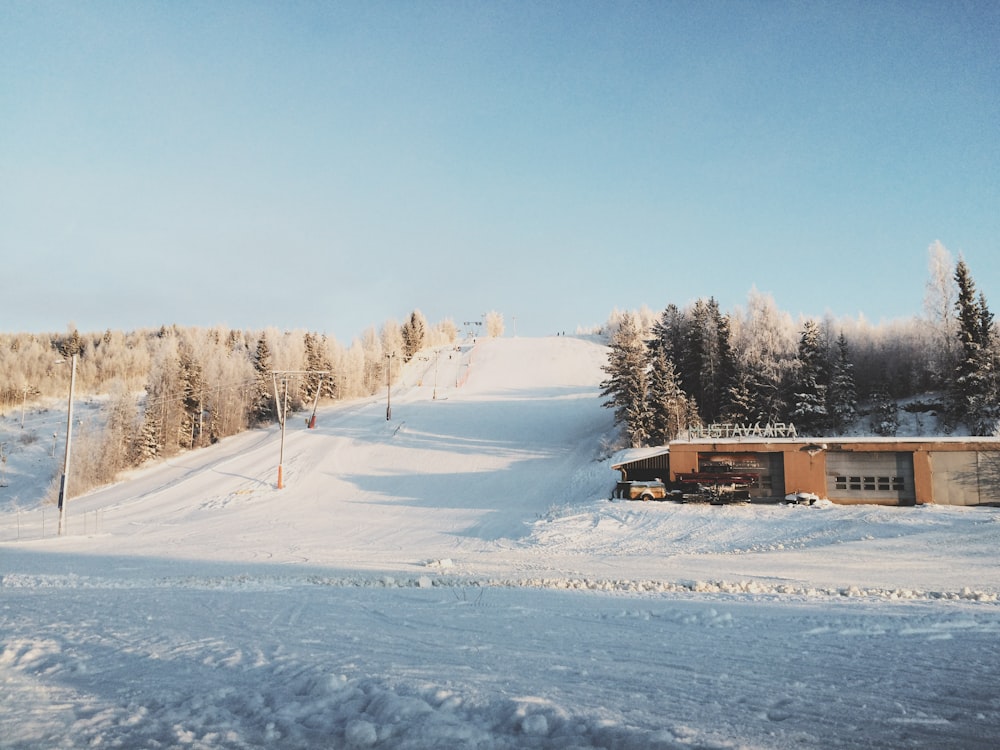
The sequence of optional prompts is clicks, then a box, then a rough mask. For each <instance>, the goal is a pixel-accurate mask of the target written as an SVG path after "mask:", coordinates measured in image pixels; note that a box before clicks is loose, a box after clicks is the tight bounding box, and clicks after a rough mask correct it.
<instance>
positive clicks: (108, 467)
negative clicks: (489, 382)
mask: <svg viewBox="0 0 1000 750" xmlns="http://www.w3.org/2000/svg"><path fill="white" fill-rule="evenodd" d="M457 336H458V328H457V326H456V325H455V324H454V323H453V322H452V321H450V320H445V321H443V322H441V323H438V324H436V325H434V326H431V325H430V324H429V323H428V322H427V320H426V318H425V317H424V315H423V314H422V313H421V312H420V311H419V310H414V311H413V313H412V314H411V315H410V316H409V318H407V319H406V320H405V321H404V322H403V323H402V324H400V323H398V322H397V321H394V320H389V321H386V323H385V324H384V325H382V326H381V328H379V329H376V328H375V327H370V328H368V329H367V330H365V331H364V333H363V334H362V335H361V336H360V337H358V338H356V339H354V340H353V342H352V343H351V345H350V346H346V347H345V346H343V345H341V344H340V343H339V342H337V341H336V339H334V338H332V337H329V336H327V335H324V334H320V333H314V332H310V331H280V330H278V329H273V328H269V329H265V330H262V331H246V330H234V329H229V328H226V327H223V326H218V327H213V328H188V327H179V326H163V327H161V328H159V329H150V330H139V331H131V332H127V333H123V332H120V331H112V330H107V331H105V332H104V333H103V334H82V333H80V332H79V331H77V330H76V329H71V330H70V331H68V332H67V333H65V334H31V333H18V334H0V411H2V412H3V413H7V412H10V411H15V410H22V413H23V409H25V407H26V405H27V404H32V403H34V402H37V401H39V400H40V399H53V398H57V397H59V398H66V395H67V391H68V388H69V380H70V367H69V363H70V362H71V361H72V360H73V359H74V358H75V360H76V380H75V391H76V394H77V396H78V397H80V398H83V397H85V396H87V395H88V394H89V395H92V396H95V395H100V396H101V398H102V401H103V408H102V409H101V418H100V420H99V421H100V423H99V424H95V425H81V426H80V429H77V428H76V427H74V433H73V442H74V445H73V456H74V468H73V492H74V494H75V493H79V492H83V491H85V490H86V489H89V488H91V487H94V486H98V485H100V484H105V483H107V482H110V481H113V480H114V478H115V477H116V476H117V475H118V474H119V473H120V472H121V471H122V470H124V469H126V468H130V467H133V466H137V465H139V464H141V463H143V462H144V461H147V460H149V459H153V458H163V457H169V456H171V455H175V454H177V453H178V452H180V451H183V450H188V449H191V448H197V447H201V446H205V445H208V444H211V443H214V442H216V441H218V440H220V439H222V438H224V437H227V436H229V435H234V434H236V433H239V432H241V431H243V430H246V429H248V428H250V427H256V426H260V425H264V424H269V423H272V422H274V421H275V420H276V419H277V418H278V406H277V400H276V396H275V377H274V375H273V373H275V372H276V371H277V372H281V373H294V374H293V375H290V376H288V377H284V378H283V379H282V383H281V392H280V394H279V395H280V399H281V402H282V407H284V405H285V399H286V392H285V385H286V384H287V406H288V410H289V411H290V412H292V411H296V410H299V409H301V408H303V406H311V405H312V404H314V403H319V402H320V401H322V402H324V403H328V402H330V401H333V400H338V399H347V398H357V397H360V396H368V395H372V394H374V393H376V392H378V391H379V390H380V389H381V388H385V387H386V384H387V383H392V382H395V381H396V380H397V379H398V377H399V373H400V370H401V366H400V364H401V363H405V362H408V361H409V360H410V359H411V358H412V357H413V356H414V355H415V354H416V353H417V352H418V351H420V350H421V349H423V348H425V347H429V346H438V345H445V344H450V343H453V342H454V341H455V340H456V338H457ZM28 427H29V430H26V433H30V427H31V425H30V424H29V425H28ZM38 437H39V436H37V435H34V436H31V435H29V434H25V436H24V439H25V441H27V442H30V440H31V439H38Z"/></svg>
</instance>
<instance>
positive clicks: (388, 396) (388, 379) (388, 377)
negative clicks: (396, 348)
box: [385, 352, 396, 422]
mask: <svg viewBox="0 0 1000 750" xmlns="http://www.w3.org/2000/svg"><path fill="white" fill-rule="evenodd" d="M395 356H396V353H395V352H392V353H391V354H386V355H385V421H386V422H388V421H389V420H390V419H392V358H393V357H395Z"/></svg>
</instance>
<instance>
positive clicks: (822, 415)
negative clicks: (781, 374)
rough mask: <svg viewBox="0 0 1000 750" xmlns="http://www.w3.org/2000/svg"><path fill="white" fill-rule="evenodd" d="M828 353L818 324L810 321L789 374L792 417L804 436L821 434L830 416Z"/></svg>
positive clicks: (803, 333)
mask: <svg viewBox="0 0 1000 750" xmlns="http://www.w3.org/2000/svg"><path fill="white" fill-rule="evenodd" d="M825 359H826V353H825V352H824V350H823V346H822V342H821V341H820V332H819V326H818V325H817V324H816V321H814V320H807V321H806V322H805V323H804V324H803V327H802V335H801V338H800V339H799V352H798V357H797V361H796V367H795V369H794V370H793V371H792V372H791V373H790V379H791V389H790V390H791V400H790V404H791V408H790V410H789V419H790V420H791V421H792V422H794V423H795V426H796V428H797V429H798V431H799V432H800V433H802V434H804V435H822V434H823V432H824V431H825V430H826V428H827V426H828V424H829V421H830V418H829V413H828V412H827V406H826V401H827V384H828V382H829V378H828V376H827V370H826V366H825Z"/></svg>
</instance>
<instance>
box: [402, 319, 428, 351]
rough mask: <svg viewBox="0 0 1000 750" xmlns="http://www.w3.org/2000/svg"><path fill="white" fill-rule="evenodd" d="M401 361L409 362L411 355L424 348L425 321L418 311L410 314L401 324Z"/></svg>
mask: <svg viewBox="0 0 1000 750" xmlns="http://www.w3.org/2000/svg"><path fill="white" fill-rule="evenodd" d="M402 336H403V361H404V362H409V361H410V360H411V359H413V355H414V354H416V353H417V352H419V351H420V350H421V349H423V348H424V346H425V343H426V340H427V319H426V318H424V314H423V313H422V312H420V310H414V311H413V312H412V313H410V317H409V319H408V320H407V321H406V322H405V323H404V324H403V328H402Z"/></svg>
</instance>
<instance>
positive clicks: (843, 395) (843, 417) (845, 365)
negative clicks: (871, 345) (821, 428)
mask: <svg viewBox="0 0 1000 750" xmlns="http://www.w3.org/2000/svg"><path fill="white" fill-rule="evenodd" d="M826 402H827V412H828V413H829V415H830V426H831V428H832V429H833V431H834V433H835V434H842V433H843V432H844V431H845V430H846V429H847V428H849V427H850V426H851V424H852V423H853V422H854V420H856V419H857V417H858V393H857V387H856V385H855V383H854V365H853V364H851V361H850V358H849V357H848V350H847V337H846V336H845V335H844V334H843V332H841V334H840V336H838V337H837V356H836V359H834V361H833V368H832V371H831V373H830V387H829V389H827V392H826Z"/></svg>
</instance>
